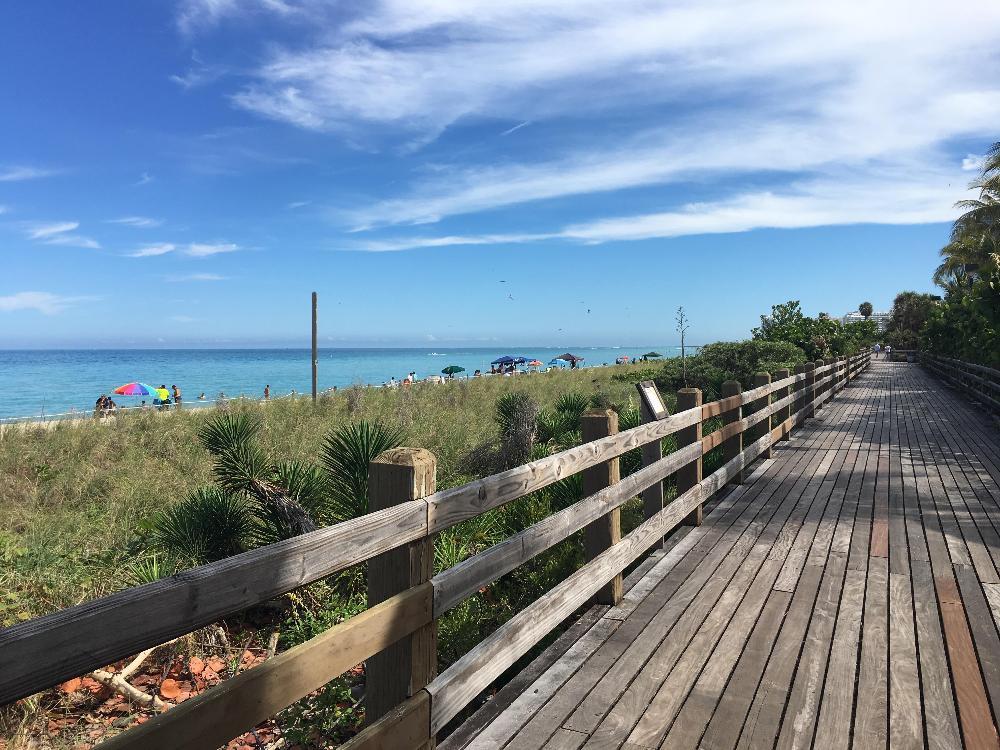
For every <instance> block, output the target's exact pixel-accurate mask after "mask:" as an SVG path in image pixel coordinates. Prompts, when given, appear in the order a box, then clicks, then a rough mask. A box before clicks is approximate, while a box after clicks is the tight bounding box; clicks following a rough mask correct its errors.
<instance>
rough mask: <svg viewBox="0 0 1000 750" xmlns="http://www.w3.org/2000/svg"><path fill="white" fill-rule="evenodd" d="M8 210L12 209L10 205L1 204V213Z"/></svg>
mask: <svg viewBox="0 0 1000 750" xmlns="http://www.w3.org/2000/svg"><path fill="white" fill-rule="evenodd" d="M8 211H10V207H9V206H4V205H2V204H0V214H5V213H7V212H8Z"/></svg>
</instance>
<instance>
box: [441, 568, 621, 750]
mask: <svg viewBox="0 0 1000 750" xmlns="http://www.w3.org/2000/svg"><path fill="white" fill-rule="evenodd" d="M627 585H628V582H627V581H626V586H627ZM607 611H608V607H604V606H596V607H591V608H590V609H588V610H587V611H586V612H584V613H583V614H582V615H581V616H580V618H579V619H578V620H576V621H575V622H574V623H573V624H572V625H571V626H570V627H568V628H567V629H566V630H564V631H563V633H562V634H561V635H560V636H559V637H558V638H557V639H556V640H555V641H553V642H552V643H551V644H550V645H549V646H548V647H547V648H546V649H545V650H544V651H543V652H542V653H541V654H539V655H538V656H537V657H535V659H533V660H532V662H531V664H529V665H528V666H527V667H526V668H525V669H524V670H522V671H521V672H519V673H518V674H517V676H515V677H514V678H513V679H511V681H510V682H508V683H507V684H506V685H504V686H503V687H502V688H501V689H500V690H499V691H497V693H496V694H495V695H493V696H491V697H490V700H488V701H486V702H484V703H483V704H482V705H481V706H480V707H479V709H477V710H476V712H475V713H474V714H473V715H472V716H471V717H469V718H468V719H466V720H465V721H463V722H462V724H461V726H459V727H457V728H456V729H455V731H453V732H452V733H451V734H449V735H448V736H447V737H446V738H445V739H444V740H443V741H441V742H439V743H438V750H464V749H466V748H468V750H492V748H494V747H499V746H500V745H502V744H503V743H504V741H505V739H506V738H507V737H510V736H511V735H513V734H514V733H516V732H517V731H518V730H519V729H520V728H521V727H522V726H523V725H524V724H525V722H527V721H528V720H529V719H530V718H531V716H532V715H534V713H535V712H536V711H537V710H538V709H539V708H540V707H541V706H542V705H544V703H545V702H546V701H547V700H548V699H549V698H550V697H551V696H552V695H553V694H554V693H555V692H556V690H558V689H559V688H560V687H561V686H562V685H563V683H565V681H566V680H567V679H569V677H570V675H572V674H573V673H574V672H575V671H576V670H577V669H578V668H579V666H580V664H582V663H583V662H584V661H586V659H587V657H588V656H590V654H592V653H593V652H594V650H595V649H596V648H598V647H599V646H600V644H601V643H603V642H604V641H605V640H606V639H607V637H608V635H610V634H611V633H613V632H614V631H615V629H617V627H618V625H619V624H620V622H619V621H618V620H611V619H606V618H605V617H604V614H605V613H606V612H607Z"/></svg>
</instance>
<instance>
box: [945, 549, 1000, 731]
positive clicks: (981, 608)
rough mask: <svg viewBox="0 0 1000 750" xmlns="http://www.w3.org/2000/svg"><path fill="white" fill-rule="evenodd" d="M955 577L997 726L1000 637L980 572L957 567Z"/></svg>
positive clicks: (999, 698) (999, 702)
mask: <svg viewBox="0 0 1000 750" xmlns="http://www.w3.org/2000/svg"><path fill="white" fill-rule="evenodd" d="M955 577H956V578H957V579H958V584H959V588H960V590H961V593H962V605H963V606H964V608H965V617H966V621H967V622H968V624H969V631H970V633H971V634H972V641H973V643H974V645H975V647H976V656H977V657H978V659H979V668H980V670H981V671H982V673H983V682H984V684H985V686H986V692H987V693H988V695H989V699H990V703H991V705H992V706H993V707H994V708H993V717H994V724H995V723H996V717H997V710H998V709H1000V637H998V636H997V629H996V624H995V623H994V621H993V616H992V615H991V614H990V608H989V604H988V603H987V601H986V597H985V596H984V595H983V589H982V583H981V581H980V579H979V578H978V576H977V575H976V570H975V569H974V568H971V567H969V566H968V565H956V566H955Z"/></svg>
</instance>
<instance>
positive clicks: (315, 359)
mask: <svg viewBox="0 0 1000 750" xmlns="http://www.w3.org/2000/svg"><path fill="white" fill-rule="evenodd" d="M312 344H313V346H312V349H313V351H312V365H313V368H312V369H313V403H316V368H317V367H318V366H319V358H318V355H317V353H316V292H313V336H312Z"/></svg>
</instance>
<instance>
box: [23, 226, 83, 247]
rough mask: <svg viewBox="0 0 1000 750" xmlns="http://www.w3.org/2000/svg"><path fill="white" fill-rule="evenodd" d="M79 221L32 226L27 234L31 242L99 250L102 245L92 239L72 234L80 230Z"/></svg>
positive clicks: (28, 228)
mask: <svg viewBox="0 0 1000 750" xmlns="http://www.w3.org/2000/svg"><path fill="white" fill-rule="evenodd" d="M79 226H80V222H78V221H57V222H50V223H47V224H30V225H28V227H27V230H26V234H27V237H28V239H29V240H35V241H37V242H41V243H44V244H46V245H65V246H67V247H83V248H88V249H91V250H97V249H99V248H100V247H101V245H100V243H99V242H98V241H97V240H95V239H93V238H91V237H84V236H82V235H78V234H72V232H73V230H75V229H77V228H79Z"/></svg>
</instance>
